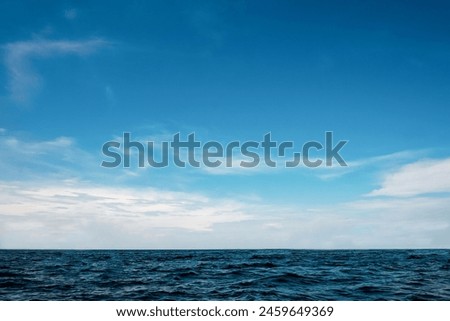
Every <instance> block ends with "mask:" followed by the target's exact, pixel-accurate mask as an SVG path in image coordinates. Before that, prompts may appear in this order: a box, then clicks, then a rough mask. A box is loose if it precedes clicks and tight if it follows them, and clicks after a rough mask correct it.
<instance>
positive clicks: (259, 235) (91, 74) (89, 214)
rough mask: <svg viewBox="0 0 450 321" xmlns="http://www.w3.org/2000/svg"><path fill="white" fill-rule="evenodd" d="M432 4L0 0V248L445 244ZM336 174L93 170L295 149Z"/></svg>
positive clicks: (445, 52)
mask: <svg viewBox="0 0 450 321" xmlns="http://www.w3.org/2000/svg"><path fill="white" fill-rule="evenodd" d="M449 14H450V5H449V4H448V3H447V2H445V1H432V2H427V3H426V4H425V3H424V2H420V1H363V2H361V1H344V2H341V1H339V2H338V1H281V2H280V1H233V2H230V1H189V2H187V1H129V2H127V3H123V2H121V3H119V2H114V1H112V2H108V4H106V3H105V2H95V3H93V2H88V1H85V2H83V1H82V2H80V1H77V2H70V1H65V2H60V3H58V2H52V1H24V2H20V3H19V2H16V1H2V2H1V4H0V50H1V51H0V53H1V65H0V83H1V84H2V86H0V191H1V193H0V248H34V247H37V248H260V247H263V248H411V247H413V248H427V247H445V248H448V247H449V246H450V236H449V235H450V210H449V209H450V179H449V178H448V177H450V143H449V138H450V126H448V124H449V122H450V55H449V52H450V25H449V24H448V18H449ZM326 131H333V132H334V138H335V139H336V140H348V141H349V142H348V144H347V145H346V146H345V148H344V149H343V150H342V153H341V154H342V156H343V157H344V158H345V160H346V161H347V163H348V165H349V166H348V167H346V168H342V167H339V166H333V167H331V168H323V167H321V168H317V169H310V168H305V167H301V168H295V169H286V168H276V169H270V168H266V167H258V168H256V169H251V170H243V169H242V168H232V169H224V168H218V169H215V170H212V169H205V168H175V167H174V166H170V167H168V168H163V169H154V168H148V167H147V168H144V169H139V168H136V167H135V166H134V167H132V168H129V169H125V168H122V167H120V168H115V169H106V168H102V167H100V164H101V162H102V160H104V159H105V157H104V156H103V155H102V154H101V152H100V151H101V147H102V144H103V143H104V142H106V141H109V140H112V139H117V138H119V137H120V136H121V135H122V133H123V132H130V133H132V137H136V139H137V140H140V141H143V142H145V141H147V140H156V141H161V140H163V139H167V138H168V137H170V135H172V134H175V133H177V132H180V133H181V135H182V137H186V136H187V135H188V134H189V133H191V132H195V134H196V137H197V138H198V139H200V140H201V141H203V142H205V141H208V140H217V141H219V142H222V143H227V142H230V141H233V140H239V141H247V140H257V141H261V140H262V138H263V136H264V135H265V134H266V133H268V132H271V133H272V137H273V138H274V139H275V140H277V141H283V140H288V141H293V142H294V143H295V145H296V146H297V148H298V146H301V145H302V144H303V143H304V142H307V141H309V140H317V141H323V139H324V135H325V132H326Z"/></svg>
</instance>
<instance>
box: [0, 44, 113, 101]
mask: <svg viewBox="0 0 450 321" xmlns="http://www.w3.org/2000/svg"><path fill="white" fill-rule="evenodd" d="M107 44H108V42H106V41H105V40H103V39H90V40H82V41H69V40H45V39H37V40H28V41H19V42H13V43H8V44H6V45H4V46H3V48H4V49H5V57H4V63H5V65H6V68H7V70H8V73H9V83H8V89H9V91H10V93H11V98H12V99H13V100H15V101H17V102H25V101H27V100H28V99H29V97H30V92H32V91H34V90H36V89H37V88H38V87H39V85H40V77H39V75H38V74H37V73H36V72H35V71H34V70H33V68H32V63H31V61H32V58H36V57H39V58H45V57H47V58H48V57H52V56H56V55H64V54H73V55H86V54H89V53H92V52H94V51H96V50H98V49H99V48H101V47H104V46H105V45H107Z"/></svg>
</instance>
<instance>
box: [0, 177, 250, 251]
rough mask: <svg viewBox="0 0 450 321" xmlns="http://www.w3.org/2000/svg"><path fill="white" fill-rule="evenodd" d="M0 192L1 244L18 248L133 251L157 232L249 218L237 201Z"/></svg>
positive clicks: (45, 188)
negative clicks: (123, 249)
mask: <svg viewBox="0 0 450 321" xmlns="http://www.w3.org/2000/svg"><path fill="white" fill-rule="evenodd" d="M0 190H1V191H2V192H1V194H0V218H1V219H0V221H1V224H0V230H1V241H2V243H3V244H4V245H5V244H7V245H8V244H11V246H19V247H35V246H37V247H41V246H43V247H49V246H50V247H88V248H95V247H111V246H114V245H116V246H118V247H133V246H134V247H136V246H139V245H140V244H147V245H148V244H158V237H157V235H158V233H162V232H167V231H170V230H186V231H190V232H205V231H210V230H211V229H212V227H213V225H215V224H220V223H230V222H241V221H244V220H249V219H251V218H252V217H251V215H249V214H247V213H244V212H243V208H244V205H243V204H242V203H240V202H237V201H233V200H227V199H210V198H208V197H205V196H203V195H201V194H195V193H181V192H172V191H164V190H156V189H152V188H144V189H139V188H130V187H128V188H125V187H109V186H105V185H93V184H87V183H81V182H77V181H73V180H71V181H59V182H39V183H38V182H33V183H29V182H1V184H0ZM245 207H246V208H247V210H248V206H245ZM102 230H103V231H107V232H108V233H107V234H108V235H109V236H107V237H106V236H103V237H105V238H103V239H102V232H101V231H102ZM19 236H23V239H22V240H20V238H19ZM19 240H20V241H19ZM14 242H19V243H18V244H14Z"/></svg>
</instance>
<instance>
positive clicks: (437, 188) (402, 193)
mask: <svg viewBox="0 0 450 321" xmlns="http://www.w3.org/2000/svg"><path fill="white" fill-rule="evenodd" d="M449 177H450V158H447V159H439V160H422V161H418V162H415V163H412V164H408V165H405V166H402V167H401V168H400V169H399V170H397V171H395V172H393V173H390V174H388V175H386V177H385V178H384V180H383V183H382V186H381V188H379V189H376V190H374V191H372V192H371V193H370V194H369V195H370V196H395V197H407V196H415V195H422V194H431V193H443V192H444V193H449V192H450V179H449Z"/></svg>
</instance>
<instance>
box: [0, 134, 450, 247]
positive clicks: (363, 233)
mask: <svg viewBox="0 0 450 321" xmlns="http://www.w3.org/2000/svg"><path fill="white" fill-rule="evenodd" d="M100 158H101V156H100V155H98V157H95V155H92V154H90V153H88V152H86V151H84V150H83V149H81V148H80V147H79V146H78V145H77V142H76V141H75V140H74V139H72V138H70V137H56V138H54V139H50V140H30V139H24V138H20V137H17V136H14V135H13V133H11V132H10V131H8V133H7V135H2V136H0V244H1V246H2V247H3V248H317V249H326V248H328V249H330V248H331V249H336V248H432V247H433V248H438V247H441V248H442V247H447V248H448V247H449V246H450V216H449V210H448V209H449V208H450V197H449V196H448V195H446V194H444V195H442V194H437V195H429V194H426V195H421V194H417V195H410V196H409V197H404V196H403V195H401V196H402V197H390V198H386V197H384V195H380V196H376V195H375V196H374V197H370V198H368V197H364V196H363V195H362V196H358V195H355V198H354V200H353V201H349V202H347V203H336V202H335V203H333V204H330V205H323V204H319V203H317V204H315V205H314V204H313V205H311V204H310V206H309V207H308V208H305V207H304V206H302V204H301V203H295V202H292V203H289V204H288V203H285V204H282V203H280V202H278V201H276V200H272V199H271V198H270V197H262V196H258V195H256V197H255V195H254V192H253V191H251V190H249V191H248V194H247V195H246V194H245V193H243V194H242V195H238V196H233V197H224V196H220V195H217V194H214V192H212V191H209V190H206V189H205V188H204V189H203V191H199V188H202V186H199V185H196V184H195V183H193V182H192V178H195V177H196V176H197V175H198V174H197V173H194V174H193V175H192V176H188V179H189V180H190V182H188V184H187V185H185V186H184V187H182V188H179V187H174V186H175V185H174V184H173V181H172V179H179V175H178V174H177V175H175V176H173V177H172V176H170V175H171V174H170V173H171V172H170V171H164V172H161V176H160V177H159V181H160V182H159V183H158V179H155V176H150V177H151V178H152V180H148V178H149V177H148V176H147V177H141V178H140V177H133V178H128V179H124V180H122V181H121V180H120V179H118V178H117V176H118V175H120V174H123V172H124V169H118V170H117V171H115V170H112V171H111V170H105V169H104V168H101V167H100V166H99V162H100ZM447 161H448V160H429V161H421V162H416V163H412V164H410V165H406V166H403V167H401V168H400V169H399V170H398V171H397V172H402V171H406V170H408V171H411V168H416V167H420V168H422V169H423V168H425V169H427V168H436V169H441V167H442V164H447ZM418 164H419V165H421V166H419V165H418ZM425 164H428V165H425ZM430 164H431V165H430ZM439 164H440V165H439ZM126 173H128V172H126ZM184 173H187V175H189V173H192V172H184ZM395 173H396V172H395ZM151 175H154V174H151ZM349 175H351V174H349ZM391 175H394V174H391ZM445 177H448V176H444V178H445ZM130 181H131V182H132V183H133V184H132V185H130ZM155 182H156V184H158V185H159V186H163V187H159V188H158V187H155V185H154V186H153V187H151V186H150V184H154V183H155ZM161 182H163V184H161ZM410 184H413V182H410ZM170 186H172V187H170ZM203 187H205V186H203ZM383 187H387V185H386V186H383ZM171 188H172V189H171ZM175 188H176V190H175ZM427 190H429V189H427ZM433 190H436V188H433ZM183 191H184V192H183ZM227 192H228V193H229V192H233V191H227ZM327 196H328V195H327V194H324V195H323V198H324V199H325V198H327ZM381 196H383V197H381Z"/></svg>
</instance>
